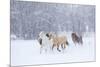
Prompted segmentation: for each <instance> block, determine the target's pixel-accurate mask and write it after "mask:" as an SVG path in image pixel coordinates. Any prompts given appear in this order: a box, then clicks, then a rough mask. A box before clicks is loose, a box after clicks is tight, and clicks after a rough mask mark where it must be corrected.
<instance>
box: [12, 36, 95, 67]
mask: <svg viewBox="0 0 100 67" xmlns="http://www.w3.org/2000/svg"><path fill="white" fill-rule="evenodd" d="M67 38H68V41H69V46H68V47H67V48H66V50H64V51H62V52H58V51H57V50H56V48H54V51H48V52H45V51H44V52H42V53H41V54H40V45H39V44H38V41H37V40H11V65H12V66H17V65H18V66H19V65H37V64H52V63H69V62H85V61H95V45H96V44H95V34H89V36H88V35H85V36H84V37H83V45H79V44H77V45H76V46H75V45H74V43H73V42H72V39H71V36H70V35H68V36H67Z"/></svg>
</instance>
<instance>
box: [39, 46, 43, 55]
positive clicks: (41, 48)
mask: <svg viewBox="0 0 100 67" xmlns="http://www.w3.org/2000/svg"><path fill="white" fill-rule="evenodd" d="M42 48H43V47H42V46H41V47H40V54H41V53H42Z"/></svg>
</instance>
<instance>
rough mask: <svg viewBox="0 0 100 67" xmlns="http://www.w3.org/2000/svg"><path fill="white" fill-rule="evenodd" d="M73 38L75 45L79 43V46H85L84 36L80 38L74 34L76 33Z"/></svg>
mask: <svg viewBox="0 0 100 67" xmlns="http://www.w3.org/2000/svg"><path fill="white" fill-rule="evenodd" d="M71 37H72V41H73V42H74V43H75V45H76V43H78V44H83V40H82V36H78V35H77V34H76V33H75V32H74V33H72V35H71Z"/></svg>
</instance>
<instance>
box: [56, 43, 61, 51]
mask: <svg viewBox="0 0 100 67" xmlns="http://www.w3.org/2000/svg"><path fill="white" fill-rule="evenodd" d="M57 50H58V51H59V52H61V50H60V49H59V44H57Z"/></svg>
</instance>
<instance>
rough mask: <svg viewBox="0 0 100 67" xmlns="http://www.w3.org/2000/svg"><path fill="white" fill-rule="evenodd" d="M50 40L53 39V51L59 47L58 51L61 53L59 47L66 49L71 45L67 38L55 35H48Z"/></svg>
mask: <svg viewBox="0 0 100 67" xmlns="http://www.w3.org/2000/svg"><path fill="white" fill-rule="evenodd" d="M48 35H49V39H52V42H53V45H52V50H53V48H54V47H57V50H58V51H59V52H61V50H60V49H59V47H60V46H61V47H62V49H65V48H66V45H69V43H68V41H67V38H66V36H57V35H56V34H54V33H48Z"/></svg>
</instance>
